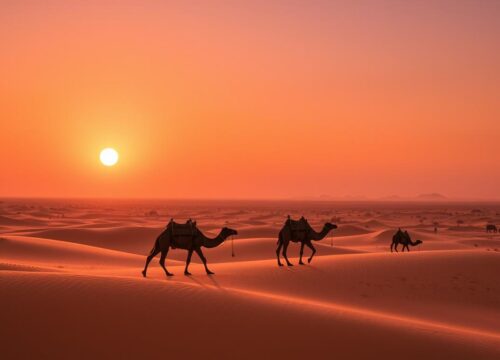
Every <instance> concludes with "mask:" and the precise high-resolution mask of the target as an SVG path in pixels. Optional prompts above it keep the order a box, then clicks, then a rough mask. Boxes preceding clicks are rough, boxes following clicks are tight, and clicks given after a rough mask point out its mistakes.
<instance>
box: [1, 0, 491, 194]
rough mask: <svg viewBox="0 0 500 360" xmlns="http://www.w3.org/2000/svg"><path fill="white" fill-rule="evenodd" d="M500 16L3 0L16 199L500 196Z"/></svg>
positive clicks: (458, 9) (429, 7)
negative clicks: (114, 161) (113, 160)
mask: <svg viewBox="0 0 500 360" xmlns="http://www.w3.org/2000/svg"><path fill="white" fill-rule="evenodd" d="M499 18H500V2H498V1H458V0H454V1H429V2H425V1H415V2H406V1H338V2H335V1H175V2H174V1H172V2H167V1H139V0H138V1H101V0H99V1H81V2H78V1H47V2H45V1H44V2H41V1H18V0H16V1H14V0H13V1H2V2H1V4H0V54H1V56H0V121H1V122H0V164H1V168H0V196H57V197H60V196H61V197H64V196H72V197H74V196H85V197H86V196H92V197H99V196H106V197H190V198H193V197H203V198H205V197H209V198H214V197H224V198H268V197H270V198H287V197H302V196H318V195H321V194H329V195H332V196H344V195H365V196H368V197H379V196H385V195H391V194H399V195H402V196H413V195H415V194H418V193H427V192H440V193H444V194H446V195H448V196H450V197H470V198H474V197H482V198H487V199H493V198H496V199H498V198H500V186H499V185H498V184H500V65H499V64H500V21H498V19H499ZM107 146H111V147H114V148H116V149H117V150H118V151H119V152H120V156H121V157H120V162H119V164H118V165H117V166H115V167H112V168H105V167H104V166H102V165H101V164H100V163H99V151H100V150H101V149H102V148H104V147H107Z"/></svg>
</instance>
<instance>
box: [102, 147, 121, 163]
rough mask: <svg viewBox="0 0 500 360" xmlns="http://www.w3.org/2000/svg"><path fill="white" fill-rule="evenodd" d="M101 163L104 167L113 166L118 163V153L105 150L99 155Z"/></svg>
mask: <svg viewBox="0 0 500 360" xmlns="http://www.w3.org/2000/svg"><path fill="white" fill-rule="evenodd" d="M99 158H100V159H101V163H102V164H103V165H105V166H113V165H115V164H116V163H117V162H118V152H117V151H116V150H115V149H113V148H105V149H103V150H102V151H101V154H100V155H99Z"/></svg>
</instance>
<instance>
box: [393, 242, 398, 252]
mask: <svg viewBox="0 0 500 360" xmlns="http://www.w3.org/2000/svg"><path fill="white" fill-rule="evenodd" d="M398 245H399V243H394V251H395V252H398Z"/></svg>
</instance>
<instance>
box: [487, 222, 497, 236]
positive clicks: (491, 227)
mask: <svg viewBox="0 0 500 360" xmlns="http://www.w3.org/2000/svg"><path fill="white" fill-rule="evenodd" d="M486 232H487V233H489V232H492V233H495V234H496V233H497V232H498V228H497V227H496V225H492V224H488V225H486Z"/></svg>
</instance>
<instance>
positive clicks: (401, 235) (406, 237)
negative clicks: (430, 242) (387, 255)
mask: <svg viewBox="0 0 500 360" xmlns="http://www.w3.org/2000/svg"><path fill="white" fill-rule="evenodd" d="M422 243H423V241H422V240H416V241H415V242H413V241H412V240H411V237H410V234H408V231H404V232H403V231H402V230H401V229H398V231H397V232H396V233H395V234H394V236H393V237H392V244H391V252H392V249H393V247H394V250H395V251H396V252H398V245H399V244H402V245H403V250H402V251H403V252H404V251H405V248H406V250H407V251H410V248H409V247H408V245H411V246H417V245H420V244H422Z"/></svg>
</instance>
